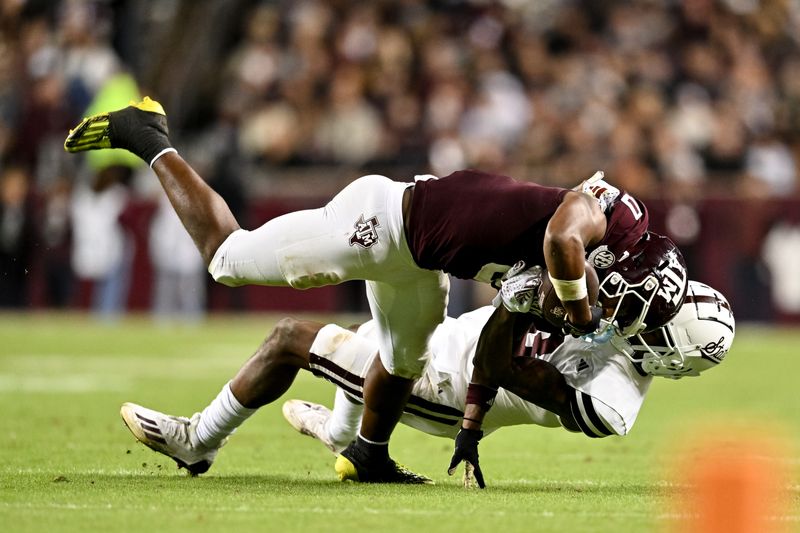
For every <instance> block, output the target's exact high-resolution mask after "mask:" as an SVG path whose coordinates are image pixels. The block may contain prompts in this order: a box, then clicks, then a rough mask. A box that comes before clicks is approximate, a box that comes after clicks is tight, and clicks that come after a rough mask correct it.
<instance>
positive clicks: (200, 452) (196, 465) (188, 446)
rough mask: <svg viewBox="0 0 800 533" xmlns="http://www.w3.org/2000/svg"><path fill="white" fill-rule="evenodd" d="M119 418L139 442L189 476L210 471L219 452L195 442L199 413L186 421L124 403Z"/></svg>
mask: <svg viewBox="0 0 800 533" xmlns="http://www.w3.org/2000/svg"><path fill="white" fill-rule="evenodd" d="M119 414H120V415H122V420H124V421H125V425H126V426H128V429H129V430H130V431H131V433H133V436H134V437H136V439H137V440H138V441H139V442H141V443H142V444H144V445H145V446H147V447H149V448H151V449H153V450H155V451H157V452H158V453H162V454H164V455H166V456H167V457H169V458H171V459H172V460H174V461H175V462H176V463H178V467H179V468H185V469H186V470H188V471H189V473H190V474H191V475H193V476H196V475H198V474H202V473H204V472H206V471H207V470H208V469H209V468H211V464H212V463H213V462H214V458H215V457H216V456H217V452H218V451H219V448H207V447H205V446H203V445H202V444H200V442H199V441H198V439H197V424H198V423H199V421H200V413H195V415H194V416H192V418H191V419H189V418H186V417H183V416H181V417H178V416H170V415H166V414H164V413H159V412H158V411H153V410H152V409H147V408H146V407H142V406H141V405H136V404H135V403H124V404H122V408H121V409H120V411H119ZM223 444H224V441H223ZM220 446H221V445H220Z"/></svg>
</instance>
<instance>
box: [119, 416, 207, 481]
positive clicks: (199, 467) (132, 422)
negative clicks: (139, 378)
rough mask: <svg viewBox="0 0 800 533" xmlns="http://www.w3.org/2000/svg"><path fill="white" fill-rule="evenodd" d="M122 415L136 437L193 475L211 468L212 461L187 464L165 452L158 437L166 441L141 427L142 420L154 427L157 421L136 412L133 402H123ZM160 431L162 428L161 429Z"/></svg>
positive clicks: (129, 429)
mask: <svg viewBox="0 0 800 533" xmlns="http://www.w3.org/2000/svg"><path fill="white" fill-rule="evenodd" d="M119 414H120V416H122V421H123V422H124V423H125V427H127V428H128V431H130V432H131V433H133V436H134V437H136V440H138V441H139V442H141V443H142V444H144V445H145V446H147V447H148V448H150V449H151V450H153V451H154V452H158V453H160V454H161V455H164V456H166V457H169V458H170V459H172V460H173V461H175V462H176V463H177V464H178V468H185V469H186V470H187V471H188V472H189V474H191V475H192V476H197V475H199V474H204V473H206V472H208V469H209V468H211V463H210V462H209V461H205V460H203V461H199V462H197V463H194V464H191V465H190V464H187V463H185V462H184V461H181V460H180V459H178V458H177V457H173V456H172V455H170V454H169V453H167V452H165V451H164V450H163V449H162V448H160V447H159V443H158V440H157V439H161V441H162V442H161V443H160V444H164V445H166V441H165V440H164V439H162V438H161V437H160V436H157V435H149V434H148V433H147V432H145V431H144V429H142V427H141V425H140V424H141V422H142V421H144V422H149V423H150V424H152V425H153V427H156V428H157V427H158V425H157V424H156V423H155V421H152V420H149V419H147V418H145V417H142V416H141V415H138V414H137V413H136V408H135V407H134V406H133V404H129V403H125V404H122V407H121V408H120V410H119ZM159 432H160V430H159Z"/></svg>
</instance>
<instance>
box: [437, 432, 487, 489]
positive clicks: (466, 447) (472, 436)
mask: <svg viewBox="0 0 800 533" xmlns="http://www.w3.org/2000/svg"><path fill="white" fill-rule="evenodd" d="M482 438H483V431H481V430H479V429H464V428H461V431H459V432H458V435H456V448H455V451H454V452H453V458H452V459H450V468H448V469H447V473H448V474H449V475H451V476H452V475H453V474H454V473H455V471H456V467H457V466H458V465H459V463H461V461H466V462H467V463H469V464H471V465H472V467H473V468H474V469H475V470H474V471H473V474H474V475H475V481H477V482H478V487H480V488H482V489H483V488H485V487H486V483H484V482H483V473H482V472H481V467H480V465H479V464H478V443H479V442H480V441H481V439H482Z"/></svg>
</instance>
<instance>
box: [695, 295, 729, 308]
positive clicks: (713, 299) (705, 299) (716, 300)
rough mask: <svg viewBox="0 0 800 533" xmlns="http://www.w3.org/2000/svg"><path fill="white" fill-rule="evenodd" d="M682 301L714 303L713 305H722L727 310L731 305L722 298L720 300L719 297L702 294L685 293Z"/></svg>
mask: <svg viewBox="0 0 800 533" xmlns="http://www.w3.org/2000/svg"><path fill="white" fill-rule="evenodd" d="M684 303H687V304H693V303H699V304H714V305H719V306H721V307H724V308H725V309H727V310H728V311H730V310H731V306H730V304H728V302H726V301H724V300H720V299H719V298H716V297H714V296H702V295H693V294H687V295H686V300H685V301H684Z"/></svg>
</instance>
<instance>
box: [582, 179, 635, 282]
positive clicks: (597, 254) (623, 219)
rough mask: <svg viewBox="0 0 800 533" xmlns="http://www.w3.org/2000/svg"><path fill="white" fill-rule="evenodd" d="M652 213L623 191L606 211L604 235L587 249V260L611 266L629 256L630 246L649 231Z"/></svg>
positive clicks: (605, 266)
mask: <svg viewBox="0 0 800 533" xmlns="http://www.w3.org/2000/svg"><path fill="white" fill-rule="evenodd" d="M649 218H650V217H649V215H648V213H647V208H646V207H645V205H644V204H643V203H642V202H640V201H638V200H637V199H636V198H634V197H633V196H631V195H630V194H628V193H626V192H625V191H620V195H619V197H618V198H617V199H616V200H615V201H614V203H613V204H612V205H611V206H610V207H609V209H608V211H607V212H606V220H607V221H608V225H607V226H606V232H605V235H603V239H602V240H601V241H600V242H599V243H598V244H597V246H595V247H593V248H591V249H589V250H587V252H588V259H589V261H590V263H592V264H593V265H594V267H595V268H608V267H609V266H611V264H613V263H614V262H615V261H618V260H621V259H623V258H624V257H626V256H627V254H628V250H630V248H631V246H633V245H634V244H636V243H637V242H639V240H640V239H641V238H642V237H643V236H644V234H645V233H646V232H647V226H648V224H649Z"/></svg>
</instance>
